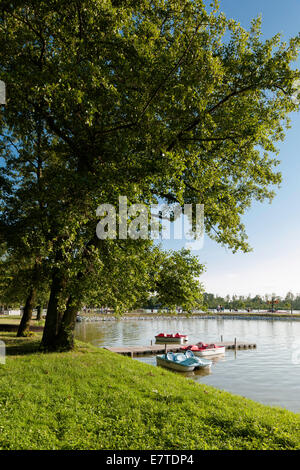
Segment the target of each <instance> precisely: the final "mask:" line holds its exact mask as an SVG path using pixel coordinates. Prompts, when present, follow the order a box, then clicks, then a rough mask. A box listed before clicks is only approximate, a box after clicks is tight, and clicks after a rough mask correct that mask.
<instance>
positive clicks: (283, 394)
mask: <svg viewBox="0 0 300 470" xmlns="http://www.w3.org/2000/svg"><path fill="white" fill-rule="evenodd" d="M161 332H166V333H177V332H179V333H182V334H187V335H188V336H189V342H190V343H197V342H199V341H203V342H206V343H208V342H216V341H220V339H221V335H222V336H223V340H224V341H229V340H231V341H232V340H233V339H234V338H235V337H236V338H237V340H238V341H242V340H244V341H248V342H254V343H256V344H257V349H249V350H237V351H234V350H227V351H226V354H225V357H214V358H213V357H210V358H209V359H210V360H212V361H213V364H212V367H211V370H210V371H209V370H208V371H207V370H206V371H205V375H202V374H203V372H204V371H203V370H202V371H200V373H199V371H195V372H193V373H192V374H193V375H192V376H191V377H190V378H191V379H192V380H196V381H199V382H202V383H206V384H210V385H213V386H215V387H218V388H220V389H224V390H227V391H229V392H232V393H235V394H238V395H242V396H245V397H248V398H252V399H253V400H256V401H260V402H262V403H265V404H269V405H278V406H282V407H284V408H287V409H290V410H292V411H295V412H300V400H299V397H300V364H295V363H293V361H292V354H293V353H294V352H295V348H293V347H292V346H293V343H294V342H296V341H297V340H298V338H300V322H292V321H280V320H266V321H265V320H231V319H209V320H208V319H178V320H176V319H153V320H145V321H138V320H132V321H122V320H118V321H105V322H95V323H84V322H82V323H78V324H77V325H76V335H77V337H78V338H79V339H81V340H83V341H88V342H91V343H92V344H94V345H96V346H98V347H103V346H111V347H117V346H142V345H150V343H151V341H152V342H153V344H154V343H155V335H157V334H159V333H161ZM137 360H140V361H143V362H146V363H148V364H152V365H156V359H155V356H152V357H149V356H144V357H139V358H137ZM207 372H210V373H207ZM175 373H176V372H175ZM179 373H180V372H179ZM181 374H182V373H181Z"/></svg>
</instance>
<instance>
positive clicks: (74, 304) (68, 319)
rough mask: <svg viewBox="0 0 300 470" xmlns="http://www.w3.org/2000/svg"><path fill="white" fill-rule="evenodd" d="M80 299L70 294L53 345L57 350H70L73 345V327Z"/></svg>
mask: <svg viewBox="0 0 300 470" xmlns="http://www.w3.org/2000/svg"><path fill="white" fill-rule="evenodd" d="M80 307H81V301H80V300H77V299H74V298H73V297H72V296H70V298H69V300H68V302H67V306H66V310H65V312H64V315H63V317H62V320H61V323H60V327H59V331H58V334H57V337H56V341H55V346H56V348H55V349H57V350H70V349H73V347H74V329H75V323H76V315H77V312H78V310H80Z"/></svg>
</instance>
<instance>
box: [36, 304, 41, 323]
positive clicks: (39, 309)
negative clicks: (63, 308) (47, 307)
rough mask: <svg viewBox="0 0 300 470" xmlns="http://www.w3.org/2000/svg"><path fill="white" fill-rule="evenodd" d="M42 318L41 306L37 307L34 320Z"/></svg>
mask: <svg viewBox="0 0 300 470" xmlns="http://www.w3.org/2000/svg"><path fill="white" fill-rule="evenodd" d="M41 318H42V305H38V306H37V308H36V319H37V321H40V320H41Z"/></svg>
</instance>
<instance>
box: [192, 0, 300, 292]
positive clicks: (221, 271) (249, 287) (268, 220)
mask: <svg viewBox="0 0 300 470" xmlns="http://www.w3.org/2000/svg"><path fill="white" fill-rule="evenodd" d="M220 10H222V11H223V12H224V13H225V14H226V16H227V17H231V18H234V19H236V20H238V21H239V22H240V23H241V25H242V26H243V27H245V28H246V29H248V28H249V26H250V22H251V19H252V18H255V17H257V16H258V15H259V14H261V15H262V32H263V38H264V39H267V38H270V37H272V36H274V35H275V34H277V33H278V32H281V33H282V35H283V39H285V40H288V39H289V38H290V37H293V36H296V35H298V34H299V31H300V20H299V19H300V0H285V1H282V0H251V1H250V0H246V1H241V0H220ZM295 67H298V68H300V61H298V63H295ZM290 117H291V119H292V122H291V125H292V128H291V129H289V130H288V131H287V132H286V138H285V141H284V142H280V144H279V145H278V144H277V146H278V148H279V150H280V154H279V156H278V159H279V160H281V164H280V167H278V169H279V171H281V173H282V177H283V181H282V184H281V187H280V189H277V190H276V192H277V195H276V197H275V198H274V199H273V201H272V203H271V204H269V202H266V203H253V205H252V207H251V209H250V210H249V211H248V212H247V214H245V216H244V217H243V222H244V224H245V226H246V232H247V234H248V237H249V238H248V242H249V244H250V245H251V247H252V248H253V252H251V253H236V254H232V252H231V251H230V250H229V249H225V248H223V247H222V246H220V245H218V244H217V243H216V242H214V241H212V240H210V239H209V238H208V237H207V236H205V237H204V243H203V248H202V249H201V250H200V251H197V252H195V254H197V255H198V256H199V257H200V260H201V262H203V263H205V265H206V272H205V274H204V275H203V276H201V282H202V283H203V284H204V287H205V290H206V292H210V293H214V294H218V295H221V296H225V295H227V294H229V295H246V296H247V295H249V294H250V295H253V296H254V295H256V294H259V295H264V294H269V295H271V294H272V293H276V294H277V295H280V296H285V295H286V293H287V292H288V291H292V292H293V293H294V294H297V293H300V243H299V241H300V208H299V206H298V204H299V202H300V158H299V157H300V148H299V147H300V145H299V144H300V112H299V113H293V114H292V115H291V116H290Z"/></svg>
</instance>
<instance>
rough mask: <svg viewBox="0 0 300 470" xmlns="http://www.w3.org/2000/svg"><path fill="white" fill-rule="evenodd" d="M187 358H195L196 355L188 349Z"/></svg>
mask: <svg viewBox="0 0 300 470" xmlns="http://www.w3.org/2000/svg"><path fill="white" fill-rule="evenodd" d="M185 355H186V357H195V354H194V353H193V351H191V350H190V349H188V350H187V351H186V353H185Z"/></svg>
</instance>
